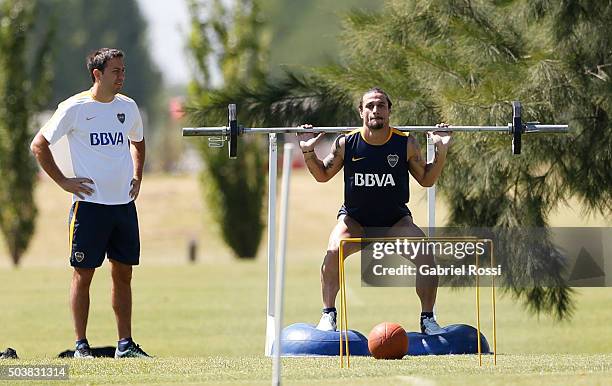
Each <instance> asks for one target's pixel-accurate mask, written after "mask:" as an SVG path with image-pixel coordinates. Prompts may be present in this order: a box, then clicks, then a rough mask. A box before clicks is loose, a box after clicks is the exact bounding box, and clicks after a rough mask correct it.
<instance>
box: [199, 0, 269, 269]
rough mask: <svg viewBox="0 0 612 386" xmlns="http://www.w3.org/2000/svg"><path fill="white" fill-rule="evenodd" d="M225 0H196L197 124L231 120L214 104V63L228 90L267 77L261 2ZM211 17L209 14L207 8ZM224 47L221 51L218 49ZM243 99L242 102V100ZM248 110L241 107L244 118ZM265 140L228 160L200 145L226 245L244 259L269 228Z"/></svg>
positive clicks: (204, 177) (251, 142)
mask: <svg viewBox="0 0 612 386" xmlns="http://www.w3.org/2000/svg"><path fill="white" fill-rule="evenodd" d="M227 7H228V6H226V5H224V4H223V2H222V1H220V0H213V1H202V2H197V1H191V2H190V3H189V8H190V11H191V20H192V33H191V38H190V41H189V47H190V51H191V55H192V56H193V58H194V61H195V63H196V65H197V67H198V70H199V71H200V74H199V76H198V77H197V78H196V79H194V81H193V82H192V84H191V86H190V96H191V99H192V104H193V105H194V106H195V109H196V110H197V112H196V113H195V114H193V121H194V123H195V124H198V125H202V124H208V125H210V124H216V125H225V124H227V114H228V113H227V105H225V106H218V105H212V104H211V102H210V98H209V95H210V93H211V91H212V89H213V88H214V87H213V82H212V79H211V75H210V70H209V67H208V63H209V60H212V61H213V62H214V63H215V64H216V65H217V66H218V69H220V71H221V74H222V78H223V85H222V86H221V87H222V89H226V90H229V89H232V88H234V87H236V86H237V85H238V84H243V85H248V86H249V87H257V86H258V85H260V84H261V83H262V82H263V80H264V63H265V60H264V59H265V53H266V48H265V47H266V43H265V36H263V29H262V27H263V25H262V22H261V21H260V18H261V15H260V12H259V5H258V1H257V0H239V1H236V2H235V3H233V4H232V5H231V6H229V8H227ZM205 9H206V10H207V11H208V16H205V15H204V10H205ZM215 46H218V47H219V48H218V49H214V48H213V47H215ZM237 102H240V101H237ZM245 113H246V111H239V117H240V118H239V119H244V118H245V116H246V115H245ZM262 147H263V142H262V141H261V139H259V138H252V139H251V140H249V141H243V142H242V143H241V153H242V157H241V158H239V159H238V160H235V161H234V162H227V156H226V155H225V153H224V152H219V151H217V149H213V150H210V149H209V148H208V147H207V144H206V143H205V142H204V143H201V144H200V148H199V149H200V153H201V155H202V158H203V160H204V163H205V170H204V172H203V173H202V176H201V182H202V186H203V187H204V191H205V196H206V199H207V201H208V203H209V205H208V207H209V208H210V210H211V211H212V213H213V218H214V219H215V220H216V222H217V223H218V224H219V225H220V228H221V235H222V237H223V240H224V241H225V242H226V244H227V245H228V246H229V247H230V248H231V249H232V250H233V251H234V253H235V254H236V255H237V256H238V257H240V258H252V257H254V256H255V254H256V253H257V249H258V247H259V243H260V241H261V236H262V232H263V228H264V223H263V219H262V214H263V213H262V208H263V205H264V200H263V199H264V194H265V182H266V179H265V176H264V174H263V173H262V172H261V171H262V170H263V169H264V168H265V159H264V157H263V156H262V154H265V151H263V148H262Z"/></svg>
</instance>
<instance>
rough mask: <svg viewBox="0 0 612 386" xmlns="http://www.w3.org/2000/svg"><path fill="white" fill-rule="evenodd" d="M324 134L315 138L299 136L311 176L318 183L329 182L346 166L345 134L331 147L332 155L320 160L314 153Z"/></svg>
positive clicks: (304, 135)
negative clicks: (315, 146)
mask: <svg viewBox="0 0 612 386" xmlns="http://www.w3.org/2000/svg"><path fill="white" fill-rule="evenodd" d="M322 136H323V135H322V133H321V134H319V135H317V136H316V137H314V138H312V137H311V138H308V135H307V134H300V135H298V137H299V140H300V148H301V149H302V153H303V154H304V161H305V162H306V166H307V167H308V171H310V174H312V176H313V177H314V178H315V180H317V181H318V182H327V181H329V180H330V179H331V178H332V177H333V176H335V175H336V174H337V173H338V172H339V171H340V169H342V166H343V165H344V144H345V138H344V134H342V135H340V136H338V137H337V138H336V140H335V141H334V143H333V144H332V147H331V153H330V154H329V155H328V156H327V157H325V159H323V160H320V159H319V158H318V157H317V154H316V153H315V152H314V145H315V144H316V142H317V141H318V140H319V139H320V138H321V137H322Z"/></svg>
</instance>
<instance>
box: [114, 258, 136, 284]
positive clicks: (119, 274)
mask: <svg viewBox="0 0 612 386" xmlns="http://www.w3.org/2000/svg"><path fill="white" fill-rule="evenodd" d="M111 264H112V269H111V276H112V278H113V283H115V284H123V285H129V284H130V282H131V281H132V266H131V265H127V264H123V263H119V262H116V261H113V262H112V263H111Z"/></svg>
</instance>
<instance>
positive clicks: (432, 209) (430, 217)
mask: <svg viewBox="0 0 612 386" xmlns="http://www.w3.org/2000/svg"><path fill="white" fill-rule="evenodd" d="M435 154H436V149H435V146H434V144H433V141H432V140H431V138H429V136H427V163H429V162H433V160H434V158H435ZM427 227H428V228H429V229H428V231H427V236H429V237H433V236H434V234H433V233H434V228H435V227H436V185H433V186H431V187H429V188H427Z"/></svg>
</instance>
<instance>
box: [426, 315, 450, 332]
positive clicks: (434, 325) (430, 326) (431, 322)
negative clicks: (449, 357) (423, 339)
mask: <svg viewBox="0 0 612 386" xmlns="http://www.w3.org/2000/svg"><path fill="white" fill-rule="evenodd" d="M421 332H422V333H423V334H427V335H438V334H444V333H445V332H446V330H445V329H443V328H442V327H440V325H439V324H438V322H436V318H435V317H431V318H423V319H421Z"/></svg>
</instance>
